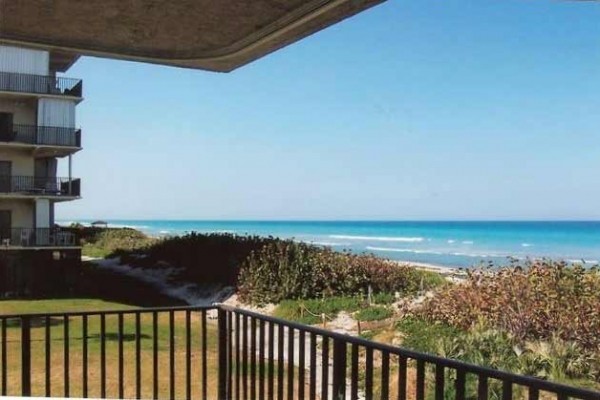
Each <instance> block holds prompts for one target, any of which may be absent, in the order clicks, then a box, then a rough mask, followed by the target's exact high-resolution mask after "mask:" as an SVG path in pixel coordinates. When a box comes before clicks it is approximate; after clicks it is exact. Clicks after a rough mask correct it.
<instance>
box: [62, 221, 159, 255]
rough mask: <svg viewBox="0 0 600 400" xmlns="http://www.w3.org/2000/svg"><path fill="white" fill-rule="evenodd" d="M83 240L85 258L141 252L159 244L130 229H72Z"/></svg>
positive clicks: (82, 251)
mask: <svg viewBox="0 0 600 400" xmlns="http://www.w3.org/2000/svg"><path fill="white" fill-rule="evenodd" d="M70 229H75V230H76V233H77V234H78V235H79V237H80V238H81V245H82V250H81V253H82V254H83V255H84V256H88V257H95V258H105V257H110V256H115V255H118V254H119V253H122V252H127V251H133V250H139V249H143V248H146V247H148V246H150V245H152V244H155V243H157V239H153V238H150V237H148V236H146V235H145V234H143V233H142V232H140V231H137V230H135V229H130V228H119V229H116V228H108V229H99V228H83V227H80V228H70Z"/></svg>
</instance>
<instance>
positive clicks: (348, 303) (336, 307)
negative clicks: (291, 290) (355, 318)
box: [273, 297, 364, 325]
mask: <svg viewBox="0 0 600 400" xmlns="http://www.w3.org/2000/svg"><path fill="white" fill-rule="evenodd" d="M363 304H364V300H362V299H361V298H359V297H330V298H327V299H323V300H284V301H282V302H281V303H279V305H278V306H277V308H276V309H275V311H274V313H273V315H274V316H276V317H278V318H282V319H285V320H288V321H296V322H300V323H303V324H308V325H313V324H317V323H320V322H322V320H321V314H325V315H326V316H327V318H328V319H333V318H335V317H336V316H337V315H338V313H339V312H340V311H346V312H349V313H350V312H354V311H357V310H359V309H360V308H361V307H362V306H363Z"/></svg>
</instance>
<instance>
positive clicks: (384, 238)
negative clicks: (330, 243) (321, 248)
mask: <svg viewBox="0 0 600 400" xmlns="http://www.w3.org/2000/svg"><path fill="white" fill-rule="evenodd" d="M329 237H330V238H332V239H341V240H363V241H372V242H406V243H418V242H422V241H423V240H425V239H424V238H422V237H406V236H397V237H396V236H352V235H329Z"/></svg>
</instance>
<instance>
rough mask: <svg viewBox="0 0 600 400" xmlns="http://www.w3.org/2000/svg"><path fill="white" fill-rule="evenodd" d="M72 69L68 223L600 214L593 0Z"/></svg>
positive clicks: (382, 22)
mask: <svg viewBox="0 0 600 400" xmlns="http://www.w3.org/2000/svg"><path fill="white" fill-rule="evenodd" d="M68 75H69V76H73V77H81V78H83V79H84V90H85V98H86V99H85V101H84V102H83V103H81V105H80V106H79V107H78V125H80V126H81V127H82V128H83V135H84V136H83V141H84V151H82V152H81V153H79V154H77V155H76V156H75V157H74V174H75V175H77V176H80V177H82V179H83V195H84V199H83V200H80V201H77V202H71V203H65V204H61V205H60V206H58V207H57V219H63V220H64V219H72V218H123V219H134V218H147V219H152V218H164V219H182V218H184V219H185V218H194V219H600V3H597V2H567V1H551V0H537V1H533V0H531V1H525V0H502V1H498V0H444V1H439V0H411V1H408V0H395V1H394V0H391V1H389V2H388V3H386V4H384V5H381V6H379V7H376V8H374V9H372V10H370V11H367V12H366V13H363V14H361V15H358V16H356V17H354V18H352V19H350V20H347V21H345V22H343V23H341V24H338V25H336V26H334V27H332V28H329V29H327V30H325V31H322V32H320V33H317V34H315V35H313V36H311V37H309V38H307V39H305V40H304V41H302V42H299V43H296V44H294V45H292V46H290V47H287V48H286V49H284V50H282V51H279V52H277V53H274V54H272V55H269V56H267V57H266V58H263V59H261V60H259V61H257V62H254V63H252V64H250V65H247V66H245V67H242V68H241V69H239V70H237V71H235V72H233V73H230V74H216V73H209V72H203V71H193V70H184V69H177V68H170V67H163V66H153V65H144V64H140V63H130V62H122V61H112V60H104V59H97V58H89V57H86V58H83V59H81V60H80V61H79V62H78V63H77V64H76V65H75V66H74V67H73V68H72V69H71V70H70V71H69V73H68ZM61 169H62V172H63V173H65V171H66V161H64V162H62V166H61Z"/></svg>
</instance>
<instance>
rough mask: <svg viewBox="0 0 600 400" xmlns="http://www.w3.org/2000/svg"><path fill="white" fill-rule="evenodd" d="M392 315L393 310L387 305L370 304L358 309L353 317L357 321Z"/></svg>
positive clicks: (379, 318)
mask: <svg viewBox="0 0 600 400" xmlns="http://www.w3.org/2000/svg"><path fill="white" fill-rule="evenodd" d="M392 315H394V312H393V311H392V310H390V309H389V308H387V307H381V306H371V307H367V308H363V309H362V310H359V311H358V312H357V313H356V314H354V317H355V318H356V319H357V320H359V321H379V320H382V319H386V318H389V317H391V316H392Z"/></svg>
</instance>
